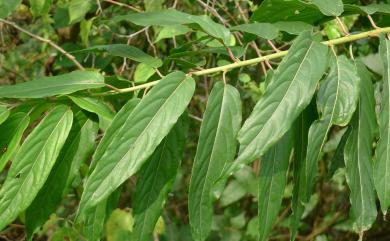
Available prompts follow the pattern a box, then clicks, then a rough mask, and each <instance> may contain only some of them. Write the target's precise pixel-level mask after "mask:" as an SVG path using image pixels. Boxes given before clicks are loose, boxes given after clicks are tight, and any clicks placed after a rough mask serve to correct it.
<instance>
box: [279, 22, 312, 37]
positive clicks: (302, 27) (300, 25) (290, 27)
mask: <svg viewBox="0 0 390 241" xmlns="http://www.w3.org/2000/svg"><path fill="white" fill-rule="evenodd" d="M273 25H274V26H275V27H277V28H278V29H279V30H280V31H283V32H286V33H289V34H294V35H299V34H300V33H302V32H304V31H311V30H312V29H313V26H312V25H310V24H307V23H305V22H300V21H288V22H286V21H279V22H276V23H273Z"/></svg>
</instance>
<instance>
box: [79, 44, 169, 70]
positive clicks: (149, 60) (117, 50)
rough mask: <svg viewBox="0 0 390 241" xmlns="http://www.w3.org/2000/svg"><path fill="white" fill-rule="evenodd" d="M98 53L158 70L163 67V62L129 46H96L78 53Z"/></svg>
mask: <svg viewBox="0 0 390 241" xmlns="http://www.w3.org/2000/svg"><path fill="white" fill-rule="evenodd" d="M96 51H97V52H107V53H108V54H110V55H112V56H117V57H123V58H128V59H131V60H134V61H137V62H140V63H144V64H146V65H148V66H150V67H153V68H158V67H161V65H162V61H161V60H160V59H157V58H154V57H152V56H150V55H148V54H146V53H145V52H143V51H142V50H140V49H138V48H136V47H134V46H131V45H127V44H110V45H96V46H92V47H90V48H86V49H83V50H80V51H77V52H79V53H83V52H96Z"/></svg>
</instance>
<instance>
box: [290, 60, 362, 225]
mask: <svg viewBox="0 0 390 241" xmlns="http://www.w3.org/2000/svg"><path fill="white" fill-rule="evenodd" d="M359 81H360V79H359V77H358V75H357V70H356V67H355V65H354V64H353V63H352V62H351V61H350V60H348V59H347V58H346V57H345V56H340V57H337V56H335V55H332V57H331V61H330V72H329V74H328V76H327V77H326V78H325V79H324V80H323V81H322V82H321V85H320V89H319V91H318V96H317V105H318V108H319V111H320V113H321V117H320V119H319V120H316V121H315V122H314V123H313V124H312V125H311V126H310V129H309V134H308V146H307V154H306V159H305V160H304V162H303V163H302V166H301V170H300V171H301V174H300V177H299V190H298V191H297V192H296V193H299V195H298V197H297V198H298V202H297V210H299V211H297V212H296V213H295V218H296V219H297V220H298V217H299V216H301V215H303V210H304V209H303V206H301V207H299V206H300V205H303V204H306V203H308V202H309V200H310V197H311V194H312V189H313V187H314V183H315V176H316V174H317V161H318V160H319V158H320V155H321V151H322V148H323V146H324V145H325V142H326V140H327V136H328V133H329V130H330V128H331V127H332V125H339V126H345V125H347V124H348V122H349V121H350V119H351V117H352V115H353V113H354V111H355V109H356V104H357V101H358V96H359ZM299 218H300V217H299Z"/></svg>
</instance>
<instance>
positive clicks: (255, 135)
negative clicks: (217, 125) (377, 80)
mask: <svg viewBox="0 0 390 241" xmlns="http://www.w3.org/2000/svg"><path fill="white" fill-rule="evenodd" d="M327 53H328V49H327V47H326V46H324V45H322V44H320V43H318V42H314V41H312V36H311V34H310V32H305V33H302V34H301V35H300V36H299V37H298V38H297V39H296V40H295V41H294V44H293V45H292V47H291V49H290V51H289V53H288V55H287V56H286V57H285V58H284V59H283V61H282V63H281V64H280V65H279V67H278V69H277V70H276V71H275V73H274V76H273V81H272V82H271V84H270V85H269V86H268V87H267V91H266V92H265V94H264V96H263V97H262V98H261V99H260V100H259V102H258V103H257V104H256V106H255V108H254V109H253V111H252V113H251V115H250V116H249V118H248V119H247V120H246V121H245V123H244V125H243V127H242V128H241V130H240V132H239V134H238V140H239V142H240V151H239V155H238V157H237V159H236V160H235V162H234V163H233V165H232V166H231V167H230V168H229V169H228V170H227V172H226V174H228V175H229V174H230V173H232V172H234V171H235V170H237V169H239V168H240V167H241V166H243V165H244V164H246V163H249V162H251V161H253V160H254V159H256V158H258V157H260V156H261V155H263V154H264V153H265V152H266V151H267V150H268V149H269V148H270V147H271V146H272V145H273V144H275V143H276V142H277V141H278V140H279V139H280V138H281V137H282V136H283V135H284V134H285V133H286V132H287V130H288V129H289V128H290V127H291V125H292V123H293V122H294V120H295V118H296V117H298V115H299V114H300V113H301V111H302V110H303V109H304V108H305V107H306V106H307V105H308V104H309V103H310V100H311V98H312V97H313V94H314V91H315V88H316V85H317V83H318V80H319V79H320V78H321V77H322V75H323V73H324V71H325V67H326V62H327Z"/></svg>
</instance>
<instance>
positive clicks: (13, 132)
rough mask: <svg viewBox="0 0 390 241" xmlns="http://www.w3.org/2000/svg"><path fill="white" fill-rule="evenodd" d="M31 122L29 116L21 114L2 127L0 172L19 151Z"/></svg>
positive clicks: (14, 116)
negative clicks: (21, 141)
mask: <svg viewBox="0 0 390 241" xmlns="http://www.w3.org/2000/svg"><path fill="white" fill-rule="evenodd" d="M29 122H30V118H29V116H28V115H27V114H25V113H22V112H19V113H15V114H12V115H11V116H10V117H9V118H8V119H7V121H6V122H4V123H3V124H1V125H0V133H1V136H0V152H1V153H0V172H1V171H2V170H3V168H4V167H5V165H6V164H7V162H8V161H9V160H10V158H11V157H12V156H13V155H14V154H15V152H16V150H17V149H18V147H19V143H20V140H21V139H22V136H23V133H24V131H25V130H26V128H27V126H28V124H29Z"/></svg>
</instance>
